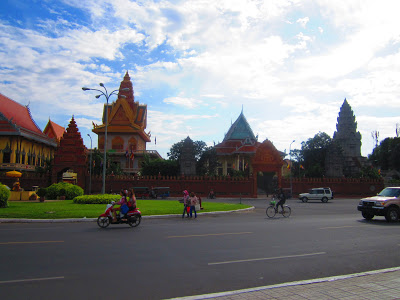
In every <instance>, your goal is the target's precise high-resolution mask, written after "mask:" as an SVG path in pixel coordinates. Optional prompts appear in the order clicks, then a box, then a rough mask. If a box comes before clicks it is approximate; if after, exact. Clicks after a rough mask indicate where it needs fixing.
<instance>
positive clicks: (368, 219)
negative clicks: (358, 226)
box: [361, 211, 374, 221]
mask: <svg viewBox="0 0 400 300" xmlns="http://www.w3.org/2000/svg"><path fill="white" fill-rule="evenodd" d="M361 215H362V216H363V218H364V219H366V220H367V221H370V220H372V218H373V217H374V215H373V214H371V213H367V212H365V211H363V212H362V213H361Z"/></svg>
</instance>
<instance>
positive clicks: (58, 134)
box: [43, 120, 65, 141]
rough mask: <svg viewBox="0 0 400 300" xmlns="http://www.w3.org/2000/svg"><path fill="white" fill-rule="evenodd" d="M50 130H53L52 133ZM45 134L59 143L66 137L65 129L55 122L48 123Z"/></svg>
mask: <svg viewBox="0 0 400 300" xmlns="http://www.w3.org/2000/svg"><path fill="white" fill-rule="evenodd" d="M50 130H52V131H50ZM43 132H44V134H46V135H47V136H48V137H51V138H55V139H56V140H58V141H59V140H60V139H61V138H62V136H63V135H64V132H65V128H64V127H62V126H60V125H58V124H57V123H54V122H53V121H51V120H49V122H48V123H47V125H46V127H45V129H44V130H43Z"/></svg>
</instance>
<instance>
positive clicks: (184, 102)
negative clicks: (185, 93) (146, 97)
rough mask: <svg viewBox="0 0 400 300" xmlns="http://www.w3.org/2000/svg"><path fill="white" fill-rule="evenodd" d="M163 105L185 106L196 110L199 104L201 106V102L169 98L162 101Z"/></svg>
mask: <svg viewBox="0 0 400 300" xmlns="http://www.w3.org/2000/svg"><path fill="white" fill-rule="evenodd" d="M163 102H164V103H167V104H175V105H178V106H185V107H187V108H191V109H193V108H196V107H198V106H199V105H200V104H202V101H201V100H196V99H193V98H182V97H170V98H166V99H164V101H163Z"/></svg>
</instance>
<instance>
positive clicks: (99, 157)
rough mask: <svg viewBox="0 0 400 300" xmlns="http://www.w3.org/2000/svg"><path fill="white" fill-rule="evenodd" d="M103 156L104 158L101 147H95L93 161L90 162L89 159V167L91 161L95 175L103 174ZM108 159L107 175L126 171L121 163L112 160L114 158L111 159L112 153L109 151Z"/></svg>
mask: <svg viewBox="0 0 400 300" xmlns="http://www.w3.org/2000/svg"><path fill="white" fill-rule="evenodd" d="M89 157H90V156H89ZM103 158H104V156H103V153H101V152H100V150H99V149H97V148H94V150H93V153H92V161H91V162H90V161H89V160H88V169H89V167H90V163H91V164H92V174H93V175H102V174H103ZM106 160H107V167H106V175H110V174H114V175H121V174H123V173H124V172H123V171H122V169H121V166H120V165H119V164H117V163H113V162H112V160H111V159H110V155H109V154H108V153H106Z"/></svg>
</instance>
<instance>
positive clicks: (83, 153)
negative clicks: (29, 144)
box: [52, 116, 87, 189]
mask: <svg viewBox="0 0 400 300" xmlns="http://www.w3.org/2000/svg"><path fill="white" fill-rule="evenodd" d="M66 174H74V176H69V177H71V178H72V181H71V178H68V182H70V183H73V184H77V185H79V186H80V187H81V188H83V189H85V180H86V176H87V149H86V147H85V145H84V144H83V139H82V136H81V133H80V132H79V130H78V127H77V125H76V122H75V120H74V116H72V118H71V121H70V123H69V125H68V127H67V131H66V132H64V134H63V136H62V138H61V139H60V142H59V146H58V147H57V150H56V151H55V153H54V162H53V169H52V182H53V183H57V182H60V181H66V180H65V179H66V178H65V177H66Z"/></svg>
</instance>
